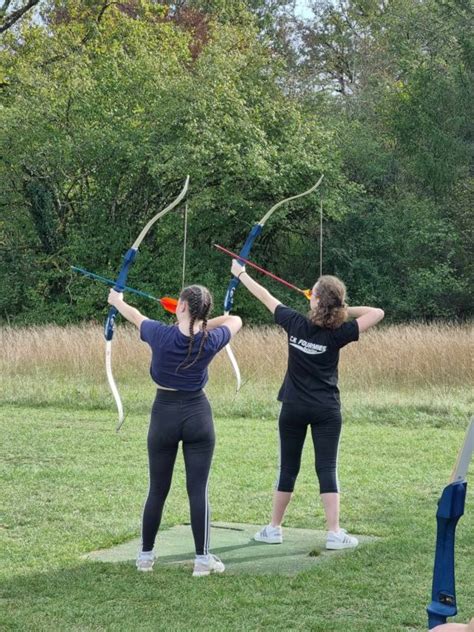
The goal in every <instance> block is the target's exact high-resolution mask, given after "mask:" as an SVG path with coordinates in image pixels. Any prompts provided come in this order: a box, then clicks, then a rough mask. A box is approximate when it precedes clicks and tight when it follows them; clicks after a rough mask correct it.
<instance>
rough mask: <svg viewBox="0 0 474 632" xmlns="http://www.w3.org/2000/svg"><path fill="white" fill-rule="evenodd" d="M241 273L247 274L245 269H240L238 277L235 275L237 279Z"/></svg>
mask: <svg viewBox="0 0 474 632" xmlns="http://www.w3.org/2000/svg"><path fill="white" fill-rule="evenodd" d="M241 274H247V272H246V271H245V270H242V271H241V272H239V275H238V277H237V278H238V279H240V275H241Z"/></svg>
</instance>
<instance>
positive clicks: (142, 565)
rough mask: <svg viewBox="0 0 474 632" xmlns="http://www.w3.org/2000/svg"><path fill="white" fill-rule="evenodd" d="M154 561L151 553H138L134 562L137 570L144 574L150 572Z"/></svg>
mask: <svg viewBox="0 0 474 632" xmlns="http://www.w3.org/2000/svg"><path fill="white" fill-rule="evenodd" d="M155 559H156V558H155V554H154V553H153V551H139V553H138V555H137V561H136V566H137V570H139V571H143V572H144V573H146V572H148V571H152V570H153V564H154V563H155Z"/></svg>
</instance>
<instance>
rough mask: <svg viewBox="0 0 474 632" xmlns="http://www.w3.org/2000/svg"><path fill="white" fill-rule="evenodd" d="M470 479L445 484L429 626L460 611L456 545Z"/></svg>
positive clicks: (438, 517) (430, 627) (439, 518)
mask: <svg viewBox="0 0 474 632" xmlns="http://www.w3.org/2000/svg"><path fill="white" fill-rule="evenodd" d="M466 488H467V483H466V482H464V483H453V484H452V485H448V486H447V487H445V488H444V490H443V493H442V494H441V498H440V499H439V501H438V511H437V512H436V522H437V534H436V552H435V563H434V572H433V586H432V591H431V599H432V601H431V603H430V604H429V606H428V607H427V609H426V610H427V612H428V628H429V629H430V630H431V629H432V628H434V627H435V626H437V625H440V624H442V623H446V619H447V618H448V617H454V616H455V615H456V613H457V611H458V609H457V605H456V590H455V574H454V545H455V536H456V526H457V524H458V521H459V519H460V518H461V516H462V515H463V514H464V505H465V500H466Z"/></svg>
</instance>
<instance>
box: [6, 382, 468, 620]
mask: <svg viewBox="0 0 474 632" xmlns="http://www.w3.org/2000/svg"><path fill="white" fill-rule="evenodd" d="M47 388H48V384H47V382H46V383H45V384H44V389H45V391H47ZM72 397H74V396H72ZM354 401H355V400H354ZM229 408H230V406H229ZM250 408H251V406H249V409H250ZM351 409H352V407H350V406H349V407H348V409H347V410H346V415H345V429H344V434H343V440H342V447H341V452H340V479H341V483H342V488H343V495H342V521H343V526H345V527H346V528H348V529H349V530H350V531H352V532H354V533H361V534H370V535H377V536H379V537H380V540H379V541H378V542H377V543H376V544H373V545H370V546H366V547H361V548H360V549H358V550H356V551H355V552H354V553H352V554H349V555H345V556H340V557H337V556H336V557H334V558H333V559H331V560H330V561H329V562H327V563H325V564H320V565H317V566H316V567H314V569H312V570H311V571H308V572H305V573H301V574H299V575H298V576H296V577H291V578H290V577H285V576H280V575H273V576H272V575H266V576H252V575H236V576H232V575H230V574H229V575H225V574H224V575H223V576H220V577H210V578H203V579H200V580H197V579H193V578H192V577H191V576H190V574H189V571H188V570H186V569H169V568H167V569H162V568H158V569H156V570H155V572H153V573H150V574H139V573H137V571H136V570H135V568H134V566H133V565H132V564H101V563H95V562H91V561H86V560H84V559H82V558H81V556H82V555H83V554H84V553H86V552H88V551H91V550H94V549H98V548H104V547H109V546H112V545H114V544H117V543H120V542H123V541H126V540H128V539H129V538H132V537H136V536H137V535H138V533H139V527H140V517H141V510H142V506H143V501H144V497H145V494H146V491H147V469H146V453H145V436H146V428H147V421H148V419H147V414H146V413H143V412H142V411H139V412H137V411H135V412H132V413H131V414H130V415H129V417H128V419H127V421H126V425H125V426H124V428H123V431H122V433H121V434H120V435H116V434H115V432H114V418H113V414H112V413H111V412H110V411H105V410H85V409H79V410H74V407H73V406H71V407H65V406H63V407H61V408H59V407H54V406H47V405H46V406H43V407H34V406H31V405H30V406H23V405H18V404H17V405H11V404H8V405H3V406H2V407H1V408H0V431H1V436H2V448H1V449H2V455H1V463H2V466H1V467H2V490H1V497H2V505H3V508H2V518H1V519H0V523H1V524H0V536H1V540H2V542H1V558H2V559H1V570H0V573H1V576H0V579H1V585H2V588H1V591H2V614H1V618H0V621H1V623H0V627H1V629H5V630H36V631H43V630H44V631H46V630H47V631H62V630H64V631H65V630H68V631H79V630H80V631H89V630H90V631H92V630H94V631H99V630H113V631H114V632H115V631H122V630H123V631H129V630H140V631H142V630H143V631H147V630H150V631H151V630H153V631H161V630H163V631H165V630H166V631H171V632H174V631H191V630H195V629H200V630H219V631H220V630H232V631H238V630H314V631H315V632H319V631H321V632H323V631H324V632H372V631H373V632H375V631H377V632H380V631H382V632H385V631H386V632H397V631H402V630H404V631H408V630H424V629H426V615H425V607H426V604H427V603H428V601H429V599H430V589H431V575H432V565H433V553H434V540H435V527H436V525H435V510H436V502H437V499H438V497H439V495H440V492H441V490H442V488H443V487H444V485H445V484H446V482H447V480H448V478H449V475H450V472H451V469H452V466H453V464H454V461H455V458H456V454H457V451H458V449H459V446H460V444H461V442H462V439H463V436H464V430H465V426H466V424H467V417H465V416H464V415H460V414H458V413H456V412H454V413H451V414H450V415H447V417H448V418H449V423H446V424H443V423H442V420H443V417H445V412H446V411H443V410H441V411H440V410H438V409H436V407H435V408H434V409H433V410H431V409H430V406H429V403H426V405H424V406H423V408H422V410H420V408H419V407H418V408H417V407H416V406H415V407H413V406H409V405H404V404H403V402H402V403H400V404H399V405H397V398H396V397H395V396H393V397H388V396H387V397H386V401H384V403H383V407H382V409H381V413H383V414H379V415H377V414H376V411H375V412H374V410H372V409H370V410H369V408H368V409H367V414H366V415H364V414H363V406H362V404H361V405H359V406H355V407H354V408H353V410H351ZM215 410H216V412H215V417H216V427H217V434H218V445H217V449H216V455H215V462H214V467H213V473H212V479H211V490H210V491H211V502H212V508H213V519H214V520H216V521H226V522H232V521H235V522H246V523H256V524H260V523H261V524H264V523H265V522H266V521H267V519H268V514H269V510H270V504H271V489H272V485H273V480H274V477H275V466H276V451H277V442H276V433H275V425H276V424H275V421H274V420H273V419H272V418H271V417H267V418H265V419H261V418H251V417H248V418H243V417H240V418H236V417H231V416H227V412H226V416H225V417H224V416H223V412H222V411H223V408H222V407H221V406H220V405H216V406H215ZM219 411H221V412H219ZM314 478H315V477H314V472H313V464H312V451H311V449H310V444H309V442H308V444H307V446H306V450H305V457H304V463H303V467H302V472H301V474H300V479H299V481H298V485H297V490H296V496H295V499H294V502H293V504H292V506H291V507H290V510H289V513H288V516H287V524H288V525H289V526H294V527H306V528H315V529H321V528H323V525H324V523H323V517H322V511H321V507H320V505H319V502H318V497H317V493H316V488H315V483H314ZM473 496H474V495H473V493H472V485H471V488H469V487H468V497H467V500H466V513H465V515H464V517H463V518H462V519H461V521H460V523H459V526H458V531H457V546H456V555H457V566H456V571H457V590H458V603H459V609H460V612H459V616H458V620H460V621H465V620H467V619H468V618H469V616H473V614H474V571H473V568H474V502H473V501H474V497H473ZM188 520H189V516H188V505H187V499H186V494H185V489H184V477H183V469H182V461H181V459H180V460H179V462H178V466H177V469H176V472H175V478H174V482H173V487H172V490H171V492H170V497H169V499H168V502H167V506H166V508H165V516H164V522H165V524H164V527H166V526H171V525H174V524H179V523H183V522H187V521H188ZM158 553H159V541H158ZM224 561H225V558H224Z"/></svg>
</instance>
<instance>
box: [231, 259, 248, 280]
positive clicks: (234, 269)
mask: <svg viewBox="0 0 474 632" xmlns="http://www.w3.org/2000/svg"><path fill="white" fill-rule="evenodd" d="M230 271H231V273H232V274H233V275H234V276H235V277H238V276H239V274H240V273H241V272H245V266H243V265H242V264H241V263H239V262H238V261H237V259H232V266H231V268H230Z"/></svg>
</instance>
